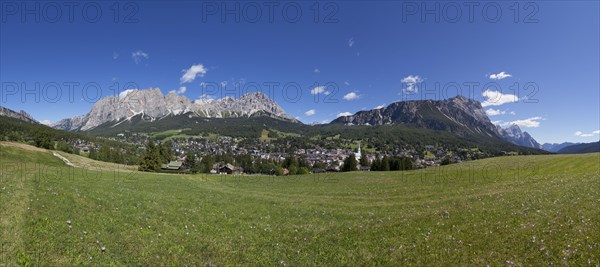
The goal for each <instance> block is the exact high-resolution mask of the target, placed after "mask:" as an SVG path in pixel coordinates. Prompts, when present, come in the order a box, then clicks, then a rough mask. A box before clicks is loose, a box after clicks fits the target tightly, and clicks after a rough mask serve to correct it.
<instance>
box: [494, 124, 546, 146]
mask: <svg viewBox="0 0 600 267" xmlns="http://www.w3.org/2000/svg"><path fill="white" fill-rule="evenodd" d="M498 132H499V133H500V137H502V138H503V139H504V140H506V141H509V142H511V143H513V144H516V145H520V146H524V147H531V148H537V149H542V145H540V144H539V143H538V142H537V141H535V139H533V137H531V135H529V133H527V132H523V131H521V128H519V126H518V125H516V124H512V125H510V126H509V127H507V128H502V127H500V126H498Z"/></svg>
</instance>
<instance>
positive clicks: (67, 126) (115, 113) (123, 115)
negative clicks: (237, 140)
mask: <svg viewBox="0 0 600 267" xmlns="http://www.w3.org/2000/svg"><path fill="white" fill-rule="evenodd" d="M185 113H192V115H194V116H199V117H208V118H225V117H251V116H263V115H265V116H270V117H273V118H277V119H282V120H290V121H297V120H296V119H294V118H293V117H291V116H289V115H287V114H286V113H285V111H283V109H282V108H281V107H280V106H279V105H277V103H275V101H273V100H271V99H270V98H269V97H267V96H266V95H264V94H263V93H249V94H246V95H243V96H241V97H240V98H238V99H235V98H231V97H224V98H221V99H217V100H213V99H210V98H203V99H198V100H196V101H193V102H192V101H191V100H190V99H188V98H187V97H185V96H182V95H178V94H176V93H174V92H171V93H169V94H167V95H166V96H165V95H163V93H162V91H161V90H160V89H159V88H151V89H145V90H139V89H131V90H126V91H123V92H121V93H120V94H119V95H117V96H108V97H105V98H103V99H101V100H99V101H98V102H96V104H94V106H93V108H92V109H91V110H90V112H89V113H88V114H86V115H85V116H76V117H73V118H68V119H64V120H61V121H59V122H57V123H55V124H54V125H53V127H54V128H58V129H62V130H68V131H72V130H82V131H86V130H90V129H93V128H95V127H98V126H99V125H102V124H104V123H107V122H114V123H115V124H116V123H119V122H120V121H123V120H130V119H131V118H133V117H135V116H144V118H149V119H150V120H151V121H152V120H159V119H163V118H165V117H167V116H177V115H181V114H185Z"/></svg>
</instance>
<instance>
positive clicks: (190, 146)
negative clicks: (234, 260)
mask: <svg viewBox="0 0 600 267" xmlns="http://www.w3.org/2000/svg"><path fill="white" fill-rule="evenodd" d="M147 138H149V135H148V134H127V135H125V134H118V135H117V136H116V137H111V138H108V139H112V140H118V141H123V142H127V143H129V144H134V145H136V146H137V147H139V148H142V149H143V147H144V145H145V143H146V141H147ZM171 141H172V148H173V151H174V152H175V156H176V160H174V161H172V162H169V163H168V164H163V166H162V169H164V170H169V171H181V170H183V169H185V168H186V167H185V166H184V165H183V161H184V160H185V154H186V152H187V151H189V150H191V151H197V152H198V154H197V156H198V158H200V157H201V154H210V155H224V154H229V155H232V156H238V155H251V156H252V157H253V158H255V159H263V160H274V161H283V160H284V159H285V158H287V157H289V156H294V157H296V158H303V159H304V160H306V161H307V162H308V164H309V165H310V166H314V165H315V164H317V163H319V164H320V165H325V166H326V167H325V168H315V169H313V170H312V171H313V172H336V171H340V167H341V166H342V164H343V161H344V160H345V159H346V158H347V157H348V156H350V155H351V154H355V157H356V158H357V160H358V159H360V157H361V156H362V151H361V149H360V146H359V147H358V149H357V150H353V149H348V148H333V149H332V148H329V149H328V148H322V147H319V146H313V147H312V148H305V149H296V150H294V151H293V152H289V153H288V152H286V151H285V150H286V149H285V148H282V147H281V146H280V145H277V144H273V143H270V142H263V141H254V142H243V141H245V140H244V139H243V138H233V137H228V136H218V137H214V138H178V139H173V140H171ZM71 145H73V146H75V147H77V148H79V149H80V151H81V152H84V153H87V152H89V150H90V149H91V148H93V149H99V145H98V144H94V143H91V142H88V141H83V140H75V141H72V143H71ZM426 153H427V155H426V156H422V155H419V154H420V153H417V152H416V151H414V150H406V151H397V152H396V153H394V154H395V155H397V156H405V157H410V158H413V159H414V162H415V165H416V166H417V167H418V168H424V167H429V166H436V165H440V162H441V159H442V158H443V157H448V155H451V156H450V157H452V158H451V160H452V161H453V162H459V161H461V159H460V157H458V156H457V155H452V153H449V151H446V150H445V149H444V148H442V147H436V146H431V145H430V146H426ZM365 157H366V159H367V160H368V161H369V162H373V161H374V160H375V159H376V158H377V157H383V154H381V153H366V154H365ZM358 170H364V171H366V170H369V166H360V165H359V166H358ZM211 173H214V174H241V173H244V170H243V169H242V168H241V167H238V166H234V165H232V164H230V163H216V164H215V166H213V168H212V170H211Z"/></svg>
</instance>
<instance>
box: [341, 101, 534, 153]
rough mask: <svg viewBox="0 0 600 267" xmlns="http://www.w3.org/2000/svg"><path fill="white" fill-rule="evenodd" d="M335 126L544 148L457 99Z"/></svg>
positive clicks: (406, 105)
mask: <svg viewBox="0 0 600 267" xmlns="http://www.w3.org/2000/svg"><path fill="white" fill-rule="evenodd" d="M331 123H333V124H344V125H385V124H415V125H418V126H420V127H425V128H429V129H433V130H443V131H450V132H454V133H456V134H459V135H464V134H465V133H468V132H470V133H473V134H484V135H487V136H490V137H492V136H498V137H501V138H502V139H504V140H506V141H509V142H511V143H513V144H517V145H520V146H525V147H531V148H536V149H541V148H542V146H541V145H540V144H539V143H538V142H537V141H536V140H535V139H534V138H533V137H531V135H530V134H529V133H527V132H523V131H521V128H519V126H518V125H516V124H512V125H510V126H509V127H507V128H502V127H500V126H497V125H494V124H492V122H491V121H490V119H489V118H488V116H487V115H486V113H485V111H484V110H483V107H482V106H481V103H479V102H478V101H476V100H473V99H468V98H466V97H464V96H457V97H454V98H450V99H446V100H439V101H435V100H416V101H403V102H396V103H392V104H390V105H388V106H387V107H384V108H380V109H373V110H368V111H359V112H357V113H356V114H354V115H351V116H342V117H338V118H337V119H335V120H333V121H332V122H331Z"/></svg>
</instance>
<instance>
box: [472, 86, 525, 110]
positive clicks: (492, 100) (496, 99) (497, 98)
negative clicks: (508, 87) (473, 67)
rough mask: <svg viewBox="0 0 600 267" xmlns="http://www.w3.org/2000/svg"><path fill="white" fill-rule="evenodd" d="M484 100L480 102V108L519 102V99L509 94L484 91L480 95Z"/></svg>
mask: <svg viewBox="0 0 600 267" xmlns="http://www.w3.org/2000/svg"><path fill="white" fill-rule="evenodd" d="M481 95H482V96H484V97H485V98H487V99H486V100H485V101H483V102H481V106H482V107H487V106H500V105H504V104H506V103H512V102H519V97H518V96H516V95H511V94H503V93H501V92H498V91H492V90H489V89H487V90H485V91H484V92H483V93H482V94H481Z"/></svg>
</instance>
